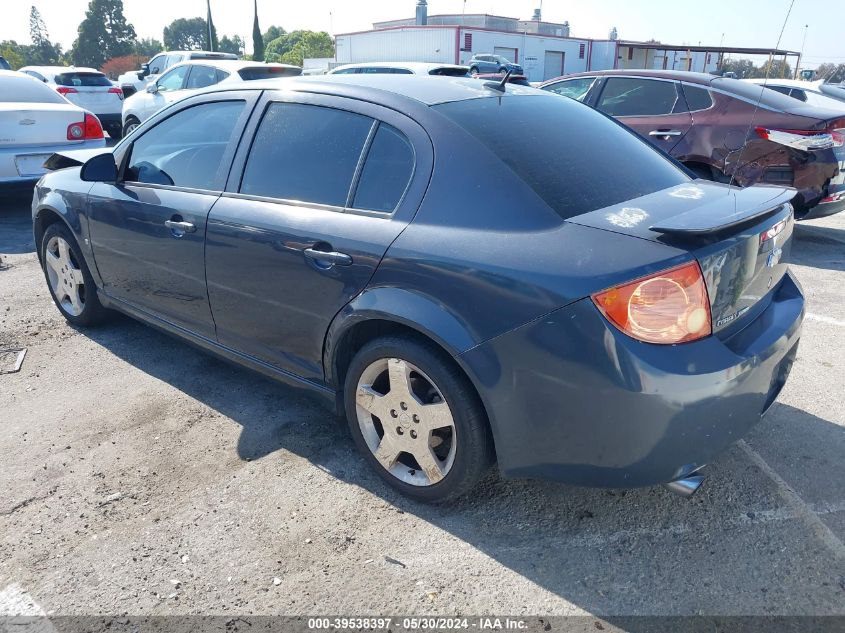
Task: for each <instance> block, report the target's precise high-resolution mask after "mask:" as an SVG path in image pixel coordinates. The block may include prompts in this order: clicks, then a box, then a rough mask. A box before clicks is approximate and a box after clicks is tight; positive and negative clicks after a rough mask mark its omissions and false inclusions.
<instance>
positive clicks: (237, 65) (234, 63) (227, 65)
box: [167, 59, 299, 72]
mask: <svg viewBox="0 0 845 633" xmlns="http://www.w3.org/2000/svg"><path fill="white" fill-rule="evenodd" d="M179 66H211V67H213V68H219V69H220V70H228V71H230V72H237V71H239V70H241V69H243V68H265V67H266V68H296V69H299V66H292V65H290V64H276V63H266V62H251V61H247V60H243V59H189V60H188V61H184V62H179V63H178V64H173V66H171V67H170V68H168V69H167V70H168V71H170V70H172V69H173V68H178V67H179Z"/></svg>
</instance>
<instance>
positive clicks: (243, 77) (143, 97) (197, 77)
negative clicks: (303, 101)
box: [123, 59, 302, 134]
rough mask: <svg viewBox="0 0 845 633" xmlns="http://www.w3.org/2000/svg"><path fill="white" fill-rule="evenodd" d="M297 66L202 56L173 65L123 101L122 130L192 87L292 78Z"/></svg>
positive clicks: (194, 88)
mask: <svg viewBox="0 0 845 633" xmlns="http://www.w3.org/2000/svg"><path fill="white" fill-rule="evenodd" d="M301 74H302V68H300V67H299V66H290V65H288V64H265V63H264V62H249V61H240V60H212V59H203V60H196V61H190V62H184V63H182V64H177V65H176V66H174V67H173V68H171V69H170V70H168V71H167V72H166V73H164V74H163V75H162V76H161V77H159V78H158V79H156V81H155V82H153V83H151V84H149V85H148V86H147V88H146V90H144V91H142V92H139V93H137V94H134V95H132V96H131V97H129V98H127V99H126V100H125V101H124V102H123V132H124V134H129V133H130V132H132V130H134V129H135V128H136V127H138V126H139V125H141V123H143V122H144V121H146V120H147V119H149V118H150V117H151V116H152V115H154V114H155V113H156V112H158V111H159V110H161V109H162V108H164V107H166V106H169V105H170V104H171V103H173V102H175V101H178V100H179V99H182V98H184V97H186V96H188V95H189V94H191V92H193V91H195V90H200V89H201V88H207V87H208V86H213V85H214V84H218V83H224V82H225V83H234V82H238V81H252V80H254V79H275V78H280V77H296V76H298V75H301Z"/></svg>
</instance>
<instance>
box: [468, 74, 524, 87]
mask: <svg viewBox="0 0 845 633" xmlns="http://www.w3.org/2000/svg"><path fill="white" fill-rule="evenodd" d="M473 77H474V78H475V79H486V80H487V81H498V82H501V81H502V75H500V74H498V73H496V74H493V73H488V74H485V75H473ZM508 83H509V84H516V85H517V86H528V87H529V88H530V87H531V83H530V82H529V81H528V77H526V76H525V75H513V74H512V75H511V76H510V77H508Z"/></svg>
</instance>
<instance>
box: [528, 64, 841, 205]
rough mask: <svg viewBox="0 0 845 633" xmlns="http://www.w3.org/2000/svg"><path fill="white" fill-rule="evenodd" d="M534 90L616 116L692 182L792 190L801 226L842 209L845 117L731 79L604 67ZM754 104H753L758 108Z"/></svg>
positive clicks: (548, 83)
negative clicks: (687, 172) (684, 169)
mask: <svg viewBox="0 0 845 633" xmlns="http://www.w3.org/2000/svg"><path fill="white" fill-rule="evenodd" d="M541 88H542V89H543V90H547V91H549V92H554V93H557V94H560V95H563V96H567V97H571V98H573V99H577V100H579V101H582V102H583V103H586V104H587V105H589V106H591V107H593V108H596V109H598V110H600V111H601V112H604V113H605V114H608V115H610V116H613V117H616V118H618V119H619V121H620V122H621V123H624V124H625V125H627V126H628V127H630V128H631V129H633V130H634V131H635V132H637V133H639V134H640V135H642V137H643V138H645V139H646V140H647V141H649V142H650V143H652V144H653V145H655V146H656V147H659V148H660V149H662V150H663V151H665V152H666V153H668V154H670V155H671V156H673V157H674V158H676V159H678V160H679V161H681V162H682V163H684V164H685V165H686V166H687V167H688V168H689V169H690V170H692V171H693V172H694V173H695V174H697V175H698V176H699V177H700V178H706V179H710V180H716V181H719V182H735V183H737V184H739V185H741V186H748V185H752V184H755V183H770V184H777V185H784V186H789V187H795V188H796V189H797V195H796V197H795V200H794V201H793V205H794V206H795V212H796V215H797V216H798V218H799V219H808V218H813V217H820V216H824V215H831V214H833V213H837V212H839V211H841V210H842V209H843V208H845V146H843V145H845V116H843V113H842V111H841V110H840V111H833V110H829V109H823V108H818V107H812V106H809V105H807V104H804V103H800V102H799V101H796V100H795V99H792V98H790V97H787V96H784V95H782V94H779V93H777V92H775V91H773V90H765V89H762V88H759V87H757V86H754V85H752V84H749V83H748V82H745V81H741V80H737V79H725V78H723V77H716V76H713V75H707V74H703V73H690V72H683V71H669V70H663V71H660V70H628V71H625V70H609V71H600V72H591V73H579V74H575V75H568V76H566V77H559V78H557V79H552V80H550V81H548V82H546V83H544V84H542V86H541ZM758 106H759V107H758Z"/></svg>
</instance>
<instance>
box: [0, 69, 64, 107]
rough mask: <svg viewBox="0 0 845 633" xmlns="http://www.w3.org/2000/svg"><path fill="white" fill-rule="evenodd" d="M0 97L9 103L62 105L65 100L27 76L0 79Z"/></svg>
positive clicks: (8, 76)
mask: <svg viewBox="0 0 845 633" xmlns="http://www.w3.org/2000/svg"><path fill="white" fill-rule="evenodd" d="M0 95H3V97H2V99H3V101H5V102H7V103H9V102H11V103H63V104H67V100H66V99H65V98H64V97H62V95H60V94H59V93H58V92H56V91H55V90H53V89H52V88H49V87H48V86H47V85H46V84H44V83H42V82H40V81H38V80H37V79H35V78H34V77H29V76H28V75H23V74H22V75H11V76H10V75H6V76H3V77H0Z"/></svg>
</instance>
